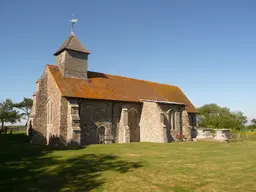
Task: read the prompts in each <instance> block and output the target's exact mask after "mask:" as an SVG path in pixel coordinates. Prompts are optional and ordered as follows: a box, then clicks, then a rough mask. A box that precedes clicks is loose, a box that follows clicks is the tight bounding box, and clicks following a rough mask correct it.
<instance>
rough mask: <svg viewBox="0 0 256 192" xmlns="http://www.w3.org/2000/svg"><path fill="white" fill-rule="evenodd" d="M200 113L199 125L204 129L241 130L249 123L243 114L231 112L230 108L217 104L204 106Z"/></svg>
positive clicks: (199, 109)
mask: <svg viewBox="0 0 256 192" xmlns="http://www.w3.org/2000/svg"><path fill="white" fill-rule="evenodd" d="M198 111H199V113H200V114H199V115H198V124H199V126H203V127H210V128H231V129H235V130H241V129H243V128H244V125H245V123H246V122H247V117H246V116H244V115H243V113H242V112H240V111H238V112H231V111H230V109H229V108H227V107H220V106H218V105H217V104H207V105H204V106H202V107H200V108H198Z"/></svg>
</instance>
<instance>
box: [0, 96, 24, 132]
mask: <svg viewBox="0 0 256 192" xmlns="http://www.w3.org/2000/svg"><path fill="white" fill-rule="evenodd" d="M20 119H21V114H19V112H18V111H16V110H15V109H14V104H13V102H12V100H10V99H6V100H5V101H3V102H1V103H0V121H1V129H2V130H4V123H16V122H17V121H20Z"/></svg>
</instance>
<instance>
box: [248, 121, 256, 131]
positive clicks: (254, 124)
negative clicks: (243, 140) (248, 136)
mask: <svg viewBox="0 0 256 192" xmlns="http://www.w3.org/2000/svg"><path fill="white" fill-rule="evenodd" d="M246 128H247V130H250V131H254V130H256V119H252V120H251V124H250V125H248V126H247V127H246Z"/></svg>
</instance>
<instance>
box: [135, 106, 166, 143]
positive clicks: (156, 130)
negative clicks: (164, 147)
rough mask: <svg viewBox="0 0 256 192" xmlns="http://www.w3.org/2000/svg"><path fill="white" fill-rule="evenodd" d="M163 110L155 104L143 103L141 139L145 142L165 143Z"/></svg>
mask: <svg viewBox="0 0 256 192" xmlns="http://www.w3.org/2000/svg"><path fill="white" fill-rule="evenodd" d="M161 111H162V110H161V108H160V107H159V106H158V104H157V103H154V102H143V107H142V112H141V121H140V129H141V131H140V132H141V137H140V140H141V141H144V142H160V143H163V142H164V130H163V126H162V124H161V121H160V120H161V116H160V114H161Z"/></svg>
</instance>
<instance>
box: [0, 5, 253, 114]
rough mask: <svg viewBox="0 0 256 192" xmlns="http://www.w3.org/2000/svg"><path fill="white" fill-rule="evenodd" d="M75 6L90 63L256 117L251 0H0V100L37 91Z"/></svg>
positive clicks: (16, 98)
mask: <svg viewBox="0 0 256 192" xmlns="http://www.w3.org/2000/svg"><path fill="white" fill-rule="evenodd" d="M73 13H75V16H76V17H77V18H78V19H79V22H78V23H77V25H76V29H75V30H76V35H77V36H78V38H79V39H80V40H81V42H82V43H83V44H84V45H85V47H87V48H88V49H89V50H90V51H91V52H92V53H91V55H90V56H89V70H92V71H99V72H105V73H110V74H115V75H122V76H128V77H133V78H138V79H145V80H150V81H156V82H160V83H166V84H173V85H178V86H180V87H181V89H182V90H183V91H184V92H185V94H186V95H187V96H188V98H189V99H190V100H191V101H192V102H193V103H194V105H195V106H196V107H199V106H201V105H203V104H206V103H217V104H219V105H222V106H227V107H229V108H231V110H241V111H243V112H244V113H245V114H246V115H247V116H248V117H249V118H253V117H256V89H255V84H256V78H255V76H254V75H255V74H256V1H254V0H240V1H237V0H229V1H228V0H214V1H205V0H201V1H199V0H193V1H191V0H176V1H172V0H161V1H159V0H151V1H148V0H129V1H120V0H115V1H113V0H108V1H103V0H101V1H100V0H94V1H89V0H83V1H64V0H62V1H50V0H44V1H34V0H33V1H32V0H31V1H11V0H1V3H0V24H1V28H0V65H1V68H0V88H1V92H0V100H3V99H5V98H11V99H13V100H14V101H20V100H22V98H23V97H31V96H32V94H33V92H34V90H35V81H36V80H37V79H38V78H39V77H40V75H41V74H42V72H43V70H44V67H45V64H47V63H49V64H55V57H54V56H53V55H52V54H53V53H54V51H56V50H57V49H58V48H59V47H60V45H61V44H62V43H63V41H64V40H65V39H66V38H67V37H68V35H69V34H70V23H69V19H71V17H72V14H73Z"/></svg>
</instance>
